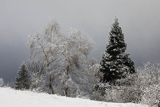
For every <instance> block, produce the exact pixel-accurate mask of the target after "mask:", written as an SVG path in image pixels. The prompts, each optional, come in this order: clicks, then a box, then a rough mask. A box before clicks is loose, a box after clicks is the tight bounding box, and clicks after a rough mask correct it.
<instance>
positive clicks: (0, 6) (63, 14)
mask: <svg viewBox="0 0 160 107" xmlns="http://www.w3.org/2000/svg"><path fill="white" fill-rule="evenodd" d="M159 10H160V1H159V0H0V77H3V78H4V79H5V80H7V81H12V80H14V78H15V73H16V72H17V69H18V67H19V65H20V64H21V63H22V62H23V61H24V60H25V59H27V48H26V40H27V36H28V35H30V34H33V33H36V32H40V31H41V30H42V29H44V27H45V26H46V24H47V23H49V22H50V21H51V20H53V19H54V20H57V21H58V22H59V23H60V25H61V26H62V27H63V28H65V29H66V28H68V27H74V28H78V29H80V30H81V31H83V32H85V33H87V34H89V35H90V36H91V37H92V38H93V39H94V40H95V42H96V45H95V48H96V49H95V50H94V54H93V55H94V56H95V57H96V58H101V55H102V53H103V52H104V48H105V45H106V41H107V37H108V32H109V31H110V27H111V24H112V23H113V20H114V18H115V17H118V18H119V22H120V24H121V26H122V28H123V32H124V34H125V39H126V42H127V44H128V49H127V50H128V52H129V53H131V56H132V59H133V60H134V61H135V63H136V65H139V64H142V63H144V62H146V61H151V62H160V58H159V55H160V48H159V45H160V43H159V41H160V30H159V29H160V11H159Z"/></svg>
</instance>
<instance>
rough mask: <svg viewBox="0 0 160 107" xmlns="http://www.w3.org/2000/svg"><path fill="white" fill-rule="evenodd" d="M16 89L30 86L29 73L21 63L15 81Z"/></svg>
mask: <svg viewBox="0 0 160 107" xmlns="http://www.w3.org/2000/svg"><path fill="white" fill-rule="evenodd" d="M15 88H16V89H29V88H30V78H29V73H28V71H27V69H26V65H25V64H23V65H22V66H21V68H20V70H19V72H18V76H17V78H16V83H15Z"/></svg>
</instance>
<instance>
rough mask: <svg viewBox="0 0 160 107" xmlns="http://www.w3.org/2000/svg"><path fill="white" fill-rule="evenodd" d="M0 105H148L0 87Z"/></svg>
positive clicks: (16, 106) (86, 106) (112, 106)
mask: <svg viewBox="0 0 160 107" xmlns="http://www.w3.org/2000/svg"><path fill="white" fill-rule="evenodd" d="M0 107H148V106H146V105H138V104H132V103H127V104H123V103H106V102H98V101H91V100H86V99H80V98H67V97H62V96H56V95H48V94H44V93H34V92H30V91H17V90H13V89H10V88H0Z"/></svg>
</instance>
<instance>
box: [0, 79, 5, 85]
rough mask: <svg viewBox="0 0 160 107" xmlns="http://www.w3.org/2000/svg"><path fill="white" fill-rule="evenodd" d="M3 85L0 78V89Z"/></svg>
mask: <svg viewBox="0 0 160 107" xmlns="http://www.w3.org/2000/svg"><path fill="white" fill-rule="evenodd" d="M3 85H4V81H3V79H2V78H0V87H2V86H3Z"/></svg>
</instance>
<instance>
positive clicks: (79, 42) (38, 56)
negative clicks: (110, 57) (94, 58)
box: [27, 22, 94, 97]
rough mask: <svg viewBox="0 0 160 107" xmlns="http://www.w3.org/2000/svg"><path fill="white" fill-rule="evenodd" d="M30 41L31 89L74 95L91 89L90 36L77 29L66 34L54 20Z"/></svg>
mask: <svg viewBox="0 0 160 107" xmlns="http://www.w3.org/2000/svg"><path fill="white" fill-rule="evenodd" d="M28 44H29V47H30V52H31V53H30V59H29V62H28V64H27V68H28V69H29V72H30V73H31V80H32V83H31V88H32V89H33V88H34V89H36V90H38V91H39V90H40V91H45V92H47V93H50V94H59V95H64V96H71V97H75V96H84V95H86V96H88V94H90V93H91V92H92V88H91V87H92V85H93V82H92V80H93V78H94V77H93V75H92V74H91V73H90V70H89V67H90V65H89V59H88V54H89V52H90V50H91V49H92V41H91V40H90V38H89V37H87V36H86V35H84V34H83V33H81V32H80V31H79V30H76V29H71V30H70V31H69V32H68V33H64V32H62V31H61V29H60V26H59V24H58V23H57V22H52V23H50V24H49V25H48V27H47V28H46V29H45V32H42V33H38V34H35V35H31V36H30V38H29V40H28Z"/></svg>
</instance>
